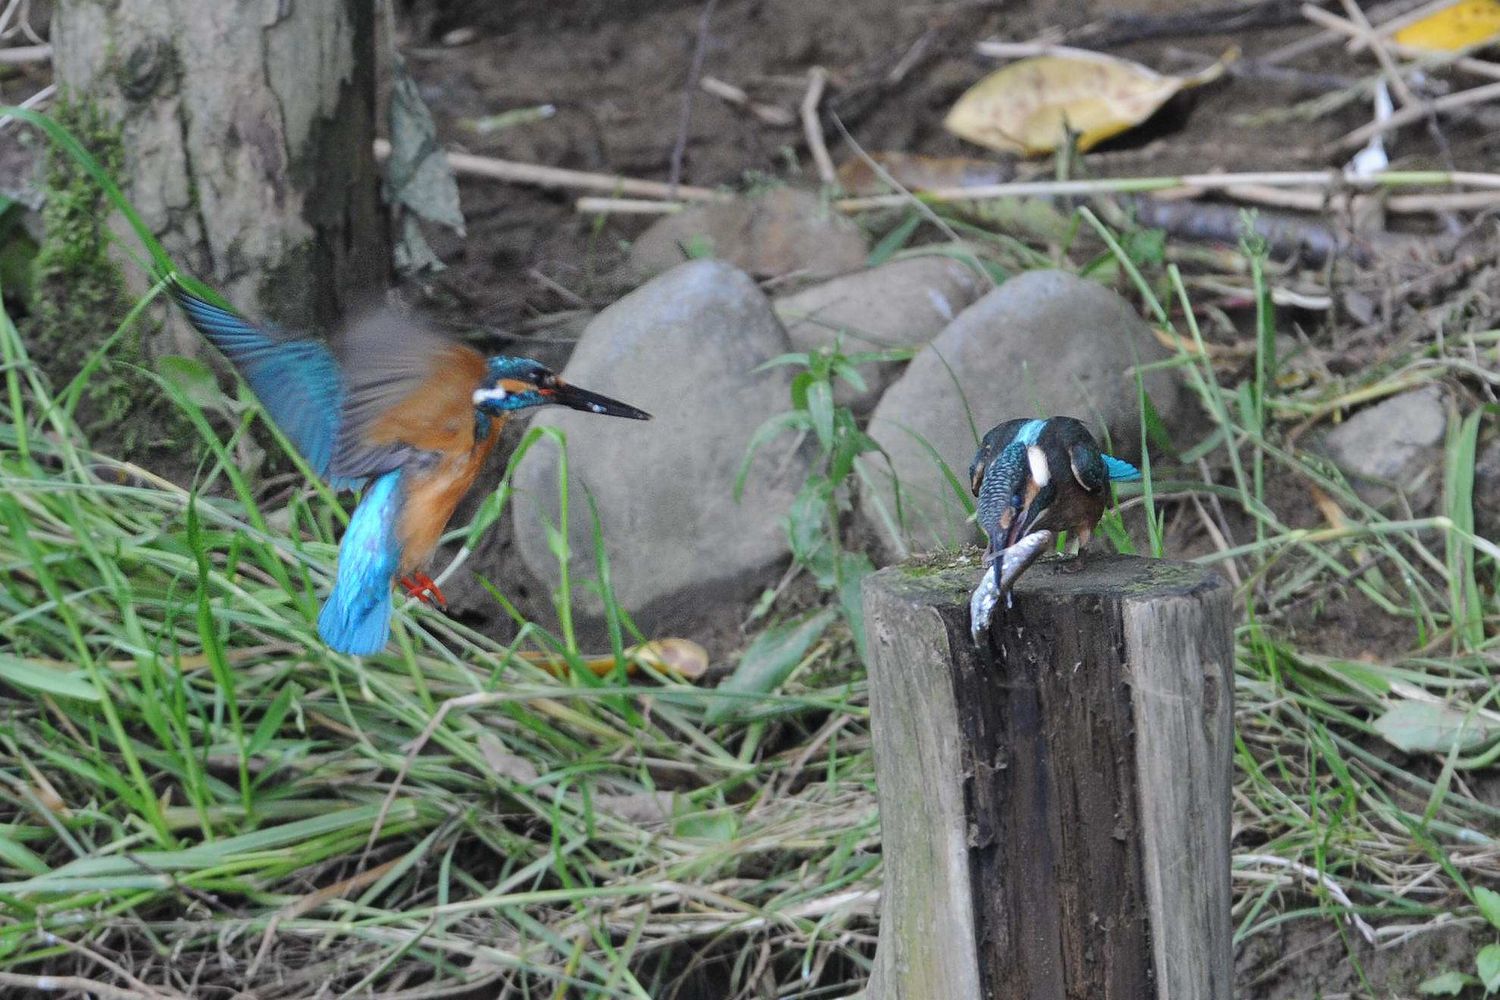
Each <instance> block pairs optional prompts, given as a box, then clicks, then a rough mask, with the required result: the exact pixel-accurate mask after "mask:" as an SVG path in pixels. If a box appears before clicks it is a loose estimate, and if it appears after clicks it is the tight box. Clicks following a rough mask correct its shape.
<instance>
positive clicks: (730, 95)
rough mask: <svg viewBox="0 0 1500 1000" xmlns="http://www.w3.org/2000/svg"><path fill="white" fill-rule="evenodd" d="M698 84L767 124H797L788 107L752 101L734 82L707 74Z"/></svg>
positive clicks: (784, 125)
mask: <svg viewBox="0 0 1500 1000" xmlns="http://www.w3.org/2000/svg"><path fill="white" fill-rule="evenodd" d="M698 86H699V87H700V88H702V89H703V90H704V91H705V92H706V93H709V94H712V95H714V96H715V97H717V98H719V99H720V100H722V101H727V102H729V103H730V104H733V105H735V106H736V107H741V108H744V109H745V110H746V111H748V112H750V113H751V114H752V115H754V116H755V117H756V118H757V119H759V120H760V121H762V122H764V123H765V124H767V125H774V126H776V127H777V128H785V127H786V126H788V125H795V124H796V123H797V116H796V115H794V114H792V113H791V112H790V111H788V110H787V109H786V108H783V107H780V106H779V105H775V104H762V103H760V102H759V101H752V100H751V99H750V95H749V94H747V93H745V91H743V90H741V89H740V88H739V87H736V86H735V85H734V84H732V83H726V82H724V81H723V80H720V79H719V78H718V77H713V76H705V77H704V78H703V79H701V80H699V81H698Z"/></svg>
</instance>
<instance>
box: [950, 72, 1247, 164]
mask: <svg viewBox="0 0 1500 1000" xmlns="http://www.w3.org/2000/svg"><path fill="white" fill-rule="evenodd" d="M1230 58H1232V56H1226V57H1225V58H1224V59H1221V60H1219V61H1218V62H1216V63H1214V64H1213V65H1212V66H1210V67H1209V68H1208V69H1206V70H1204V71H1203V72H1201V73H1195V74H1193V75H1192V76H1163V75H1162V74H1160V73H1157V72H1155V71H1153V70H1149V69H1147V68H1146V67H1144V66H1142V65H1140V64H1138V63H1133V62H1129V61H1128V60H1125V59H1116V58H1115V57H1114V56H1107V55H1104V54H1103V53H1099V52H1087V51H1084V50H1073V51H1072V52H1071V53H1070V54H1068V55H1045V56H1033V57H1031V58H1029V59H1019V60H1017V61H1016V62H1013V63H1011V64H1010V65H1009V66H1006V67H1004V68H1002V69H999V70H996V71H995V72H993V73H991V74H990V75H989V76H987V77H985V78H984V79H983V80H980V81H979V82H978V83H976V84H974V86H972V87H970V88H969V89H968V90H967V91H966V92H965V93H964V95H963V96H962V97H960V98H959V99H958V102H957V103H956V104H954V105H953V109H952V110H951V111H949V112H948V117H947V118H946V119H945V120H944V121H943V125H944V127H946V128H947V129H948V131H950V132H952V133H953V134H954V135H956V136H958V137H959V138H961V139H968V140H969V141H970V142H974V143H978V144H979V145H981V146H987V147H989V148H990V149H994V150H998V151H1000V152H1002V153H1030V154H1040V153H1050V152H1052V151H1053V150H1054V149H1056V148H1057V147H1058V145H1059V144H1060V143H1062V142H1063V140H1064V138H1065V134H1066V133H1065V130H1066V129H1071V130H1072V131H1073V132H1076V133H1078V148H1079V149H1080V150H1086V149H1089V148H1091V147H1093V146H1094V145H1096V144H1098V143H1100V142H1103V141H1104V140H1105V139H1108V138H1110V137H1111V136H1114V135H1118V134H1119V133H1121V132H1123V131H1125V130H1126V129H1128V128H1131V127H1132V126H1135V125H1139V124H1140V123H1141V122H1143V121H1145V120H1146V119H1147V118H1150V117H1151V116H1152V115H1153V114H1155V113H1156V110H1157V109H1158V108H1160V107H1161V106H1162V105H1163V104H1165V103H1166V102H1167V101H1168V100H1170V99H1171V98H1172V96H1173V95H1175V94H1177V93H1178V92H1180V91H1182V90H1183V89H1185V88H1187V87H1196V86H1198V85H1200V84H1204V83H1208V82H1209V81H1210V80H1214V79H1217V78H1218V77H1219V76H1220V75H1221V74H1222V73H1223V72H1224V67H1225V66H1226V65H1227V61H1228V59H1230Z"/></svg>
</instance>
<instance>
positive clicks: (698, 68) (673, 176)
mask: <svg viewBox="0 0 1500 1000" xmlns="http://www.w3.org/2000/svg"><path fill="white" fill-rule="evenodd" d="M718 2H719V0H706V2H705V3H704V4H703V13H701V14H699V15H698V37H697V39H696V41H694V43H693V61H692V64H691V65H690V66H689V67H688V78H687V83H686V84H684V85H683V88H682V111H681V112H680V113H679V116H678V119H677V141H676V142H674V143H673V144H672V165H671V168H670V170H668V172H667V184H668V185H669V186H670V187H671V188H672V194H671V195H670V196H669V197H676V192H677V184H678V182H679V181H681V180H682V158H683V156H684V155H686V153H687V142H688V126H690V125H691V124H692V122H693V94H694V92H695V91H697V89H698V78H699V77H701V76H702V75H703V53H704V51H705V50H706V49H707V48H708V24H709V21H711V20H712V19H713V16H714V7H715V5H717V4H718Z"/></svg>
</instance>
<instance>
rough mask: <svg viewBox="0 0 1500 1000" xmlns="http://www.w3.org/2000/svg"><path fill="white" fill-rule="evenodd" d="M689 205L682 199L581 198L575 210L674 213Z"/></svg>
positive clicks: (621, 213)
mask: <svg viewBox="0 0 1500 1000" xmlns="http://www.w3.org/2000/svg"><path fill="white" fill-rule="evenodd" d="M686 207H687V206H686V205H684V204H683V203H682V202H680V201H656V200H654V199H650V198H590V197H583V198H579V199H578V200H577V201H575V202H574V203H573V208H574V210H575V211H577V212H580V213H582V214H584V215H672V214H674V213H676V212H680V211H682V210H683V209H684V208H686Z"/></svg>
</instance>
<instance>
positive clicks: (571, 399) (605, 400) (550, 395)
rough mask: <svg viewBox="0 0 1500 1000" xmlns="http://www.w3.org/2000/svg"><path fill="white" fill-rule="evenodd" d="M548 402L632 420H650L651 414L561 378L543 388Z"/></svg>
mask: <svg viewBox="0 0 1500 1000" xmlns="http://www.w3.org/2000/svg"><path fill="white" fill-rule="evenodd" d="M541 393H542V395H543V396H545V397H546V399H547V402H549V403H557V404H558V405H559V406H568V407H572V408H573V409H575V410H583V411H584V412H585V413H599V414H602V415H604V416H606V417H627V418H629V419H631V420H650V419H651V414H649V413H647V412H646V411H645V410H638V409H636V408H635V407H633V406H631V405H630V404H629V403H622V402H620V401H619V400H618V399H610V398H609V397H608V396H601V395H599V393H597V392H589V391H588V390H587V389H580V388H578V387H577V386H576V385H569V384H568V383H566V382H564V381H562V380H561V379H559V380H557V381H556V382H554V383H553V384H552V385H549V386H546V387H544V388H543V389H542V390H541Z"/></svg>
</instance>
